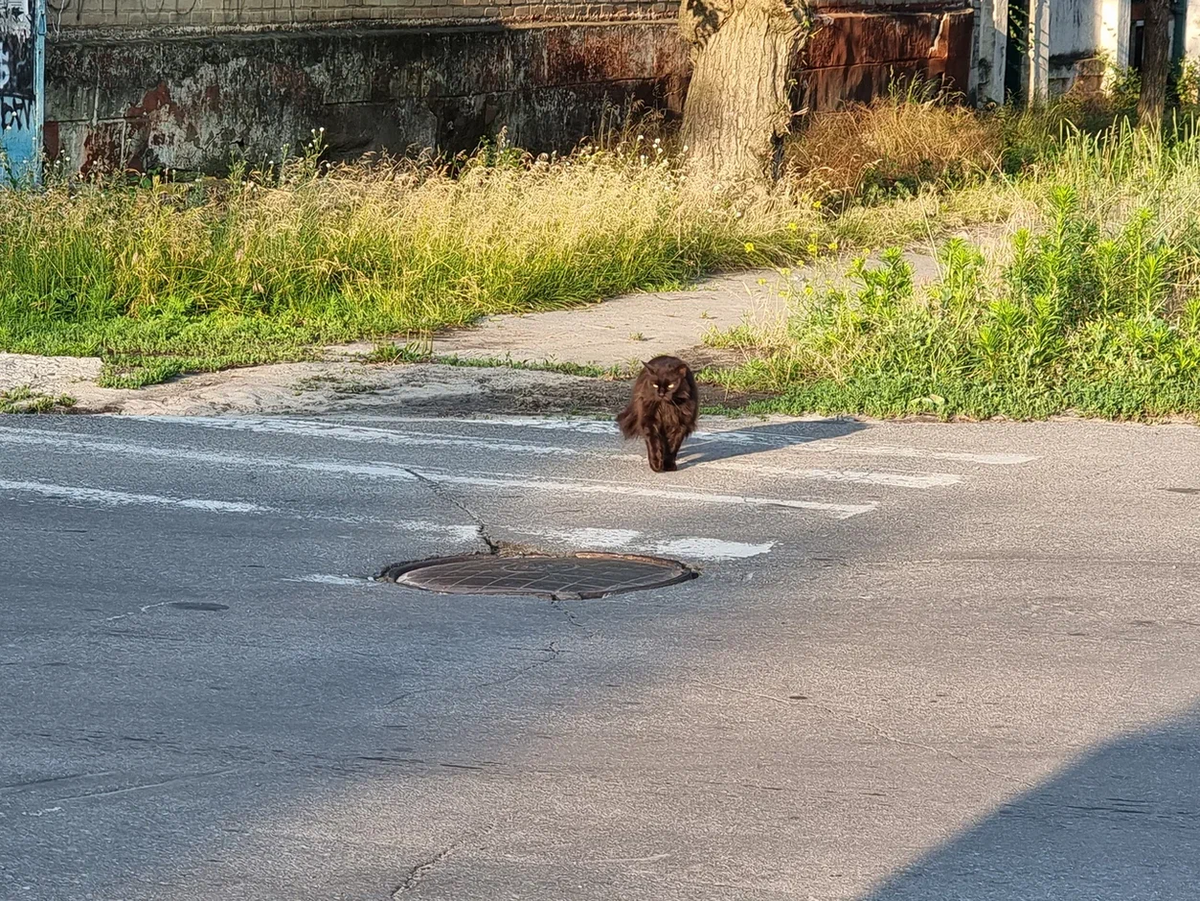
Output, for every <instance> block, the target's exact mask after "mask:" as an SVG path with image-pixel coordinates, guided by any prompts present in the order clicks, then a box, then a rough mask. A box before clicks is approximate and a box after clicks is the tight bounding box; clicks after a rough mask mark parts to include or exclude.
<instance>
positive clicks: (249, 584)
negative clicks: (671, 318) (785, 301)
mask: <svg viewBox="0 0 1200 901" xmlns="http://www.w3.org/2000/svg"><path fill="white" fill-rule="evenodd" d="M704 428H705V431H704V433H703V434H701V435H700V436H699V437H698V438H697V440H695V441H693V442H692V443H691V444H689V445H688V447H689V448H690V452H689V465H687V466H685V468H684V469H683V470H682V471H680V472H679V473H675V474H670V475H662V476H656V475H654V474H652V473H650V472H649V470H648V468H647V467H646V465H645V463H644V461H643V460H642V459H641V457H640V456H639V453H638V449H637V448H636V447H635V446H633V445H622V444H621V443H620V442H619V441H618V440H617V437H616V435H615V432H614V429H613V426H612V424H611V423H608V422H596V421H592V420H564V419H549V418H547V419H520V418H503V417H500V418H482V417H474V418H472V417H466V418H459V419H454V420H428V419H420V418H419V417H411V416H405V415H401V414H396V415H389V414H387V413H386V412H381V411H380V410H379V409H377V408H376V409H374V410H373V411H372V413H371V414H370V415H368V414H365V413H362V414H354V413H342V414H338V415H333V416H325V417H314V418H298V419H281V418H248V417H247V418H226V419H220V418H211V419H200V418H192V419H189V418H174V419H172V418H157V419H151V418H146V419H137V418H132V417H103V416H101V417H82V416H68V417H37V418H17V417H7V418H3V419H0V526H2V532H0V534H2V536H3V540H2V541H0V898H3V899H6V901H7V899H44V901H60V899H104V901H107V899H120V901H144V899H164V901H166V899H170V901H188V899H206V901H213V899H239V901H241V899H255V901H257V899H263V901H267V899H389V898H403V899H410V898H411V899H454V901H467V899H503V898H513V899H534V901H541V899H545V901H564V899H589V901H590V899H596V901H600V899H605V901H609V899H648V901H649V899H654V901H675V899H709V898H722V899H725V898H735V899H742V898H745V899H821V901H825V899H856V901H910V899H911V901H916V899H937V901H941V899H954V901H985V899H986V901H1018V899H1019V901H1028V899H1167V901H1176V899H1178V901H1183V899H1188V901H1193V899H1194V898H1195V897H1196V895H1197V886H1200V667H1197V665H1196V661H1197V655H1198V650H1200V648H1198V643H1200V591H1198V589H1197V576H1198V575H1200V563H1198V561H1197V553H1196V549H1197V544H1198V540H1200V470H1198V468H1197V459H1198V452H1200V432H1197V430H1196V429H1195V428H1193V427H1190V426H1157V427H1146V426H1127V425H1110V424H1099V423H1086V422H1076V421H1063V422H1053V423H1042V424H1032V425H1017V424H996V423H993V424H980V425H953V426H946V425H938V424H927V423H883V424H881V423H860V422H851V421H807V422H791V421H771V422H757V421H738V422H732V421H720V420H718V421H712V422H707V423H705V426H704ZM508 545H515V546H518V547H528V548H541V549H546V550H552V551H564V550H571V549H600V550H618V551H619V550H624V551H629V552H632V553H639V554H644V553H651V554H661V555H664V556H669V557H672V558H674V559H681V560H684V561H686V562H688V563H689V564H691V565H693V566H695V567H697V568H698V569H700V570H701V576H700V578H698V579H695V580H693V581H690V582H685V583H682V584H678V585H674V586H671V587H668V588H665V589H659V590H652V591H643V592H636V593H630V594H621V595H614V596H612V597H609V598H604V599H600V600H589V601H555V602H551V601H546V600H542V599H538V598H529V597H524V598H523V597H496V596H490V597H481V596H474V597H472V596H442V595H435V594H430V593H425V592H420V591H415V590H410V589H407V588H403V587H401V586H398V585H394V584H383V583H380V582H376V581H373V580H372V579H371V578H370V577H371V576H372V575H374V574H375V573H378V572H379V571H381V570H382V569H383V568H384V567H386V566H388V565H390V564H393V563H396V562H400V561H405V560H413V559H419V558H423V557H427V556H434V555H443V554H457V553H468V552H472V551H478V552H487V551H488V549H489V546H498V547H505V546H508Z"/></svg>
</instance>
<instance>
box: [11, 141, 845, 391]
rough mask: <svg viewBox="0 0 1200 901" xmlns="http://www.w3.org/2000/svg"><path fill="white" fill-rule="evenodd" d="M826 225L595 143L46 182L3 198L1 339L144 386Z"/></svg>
mask: <svg viewBox="0 0 1200 901" xmlns="http://www.w3.org/2000/svg"><path fill="white" fill-rule="evenodd" d="M822 228H823V226H822V223H821V216H820V215H819V213H817V212H815V211H813V210H811V209H798V208H796V207H795V206H794V205H789V204H787V203H781V202H779V201H778V200H777V199H776V198H774V197H763V198H758V199H755V200H750V199H748V198H743V197H734V196H723V195H722V196H717V195H715V194H714V193H713V192H712V190H711V189H710V188H708V187H705V186H700V185H696V184H693V183H691V182H689V181H688V179H687V178H686V177H685V176H684V175H683V174H682V173H681V172H680V171H679V170H678V169H677V168H676V167H673V166H672V165H671V164H670V163H668V162H666V161H658V162H651V161H646V160H644V159H642V158H640V157H639V156H638V155H634V154H629V153H608V152H604V151H599V150H583V151H580V152H579V153H577V154H574V155H572V156H570V157H568V158H564V159H554V160H542V161H536V160H530V159H522V158H519V157H513V156H512V155H507V156H506V155H499V156H498V155H496V154H495V153H481V154H479V155H477V156H476V157H473V158H471V159H468V160H465V161H459V162H458V164H457V165H456V167H455V169H454V171H451V170H450V169H449V168H447V167H443V166H438V165H430V164H415V163H414V164H408V163H389V164H386V165H385V164H374V165H358V166H344V167H337V168H333V169H327V168H324V167H321V166H320V165H318V164H317V162H316V157H315V155H310V156H308V157H304V158H301V159H296V160H292V161H290V162H288V163H285V164H284V165H283V166H282V168H281V169H279V170H277V171H274V170H273V171H268V172H258V173H251V174H249V175H247V174H246V173H244V172H237V173H234V174H233V177H232V178H231V179H230V180H228V181H218V180H212V179H210V180H203V181H197V182H187V183H176V182H170V181H161V180H158V179H153V180H143V181H142V182H140V183H138V184H135V185H129V184H125V183H122V182H119V181H114V180H109V181H104V180H99V181H89V182H84V183H77V182H65V181H59V182H57V183H55V184H53V185H51V186H50V187H48V188H46V189H44V190H41V191H32V190H30V191H15V192H11V193H8V194H6V196H5V202H4V204H2V205H0V273H3V280H2V281H0V350H6V351H16V352H24V353H39V354H65V355H89V356H92V355H94V356H99V357H101V358H103V359H104V361H105V363H106V366H105V370H104V376H103V379H104V383H105V384H108V385H114V386H116V385H126V386H136V385H140V384H146V383H149V382H153V381H162V380H164V379H167V378H170V377H172V376H174V375H177V374H179V373H180V372H185V371H195V370H211V369H218V368H224V367H229V366H238V365H245V364H251V363H262V362H273V361H281V360H298V359H306V358H311V357H313V356H315V355H318V354H319V353H320V349H321V348H322V346H324V345H329V344H337V343H343V342H349V341H353V340H358V339H362V338H383V337H385V336H394V335H406V334H408V335H425V334H428V333H430V332H432V331H433V330H436V329H440V328H446V327H454V326H461V325H465V324H468V323H471V322H473V321H475V320H476V319H478V318H479V317H481V316H484V315H487V314H495V313H512V312H528V311H534V310H549V309H557V308H563V307H568V306H572V305H577V304H586V303H592V302H596V301H598V300H601V299H603V298H605V297H609V296H613V295H616V294H620V293H623V292H627V291H633V290H638V289H652V290H662V289H671V288H676V287H680V286H682V285H684V284H686V283H687V282H689V281H690V280H692V279H694V278H695V277H696V276H697V275H699V274H700V273H703V272H707V271H710V270H713V269H717V268H722V267H735V268H736V267H741V266H745V265H746V264H747V263H748V262H761V261H788V260H794V259H797V258H802V257H804V256H805V253H806V251H805V248H806V246H807V245H808V243H810V240H809V235H810V234H812V233H815V231H818V230H821V229H822ZM747 248H750V249H752V250H753V254H751V251H750V250H748V249H747Z"/></svg>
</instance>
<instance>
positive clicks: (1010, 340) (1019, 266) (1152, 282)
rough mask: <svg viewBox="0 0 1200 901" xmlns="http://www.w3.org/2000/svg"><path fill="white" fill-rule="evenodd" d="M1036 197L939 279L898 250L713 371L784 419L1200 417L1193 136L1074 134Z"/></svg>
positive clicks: (817, 296) (741, 332) (857, 271)
mask: <svg viewBox="0 0 1200 901" xmlns="http://www.w3.org/2000/svg"><path fill="white" fill-rule="evenodd" d="M1038 190H1039V191H1041V196H1040V198H1039V203H1038V206H1037V208H1038V210H1039V218H1038V221H1037V222H1036V223H1035V225H1034V227H1033V229H1032V230H1028V229H1021V230H1018V231H1016V233H1015V234H1013V235H1012V236H1011V238H1010V239H1009V240H1008V241H1007V243H1005V244H1004V245H1003V246H1002V247H1000V248H999V249H997V250H995V251H994V252H992V253H991V254H990V255H985V254H984V253H983V252H982V251H981V250H980V249H979V248H977V247H974V246H972V245H970V244H969V243H967V242H965V241H962V240H951V241H950V242H948V243H946V244H945V245H944V246H943V248H942V251H941V256H940V267H941V274H940V277H939V278H937V279H935V280H934V281H933V282H932V283H930V284H928V285H924V286H916V285H914V284H913V279H912V271H911V268H910V267H909V266H908V265H907V263H905V262H904V260H903V259H902V257H901V254H900V252H899V250H892V251H889V252H887V253H885V254H884V257H883V260H882V263H881V264H879V265H877V266H868V265H867V264H866V263H865V262H864V261H863V260H859V261H856V263H855V264H854V265H853V266H852V267H851V270H850V272H849V273H848V275H849V285H848V286H845V287H832V288H828V289H826V290H821V291H816V290H812V289H811V288H809V289H807V290H806V291H803V292H800V293H799V294H798V296H796V297H794V298H792V304H791V313H790V315H789V316H788V317H787V319H786V321H784V322H781V323H780V324H779V325H778V326H777V327H775V328H769V329H765V330H758V331H755V330H751V329H747V328H744V327H743V328H740V329H734V330H732V331H729V332H726V333H723V334H716V335H712V336H710V338H709V340H710V343H713V344H714V345H717V346H725V347H735V348H740V349H742V350H744V351H746V352H747V355H748V356H749V357H750V359H748V360H747V362H746V363H744V364H743V365H742V366H740V367H738V368H736V369H734V370H730V371H727V372H723V373H717V374H716V376H715V378H717V380H718V381H719V382H720V383H722V384H725V385H726V386H728V387H733V388H738V389H742V390H745V389H758V390H769V391H773V392H776V393H777V394H778V397H776V398H775V399H773V400H770V401H766V402H763V403H761V404H759V405H758V409H760V410H773V411H781V412H790V413H796V412H806V411H821V412H830V413H833V412H850V413H868V414H871V415H878V416H895V415H904V414H913V413H929V414H934V415H936V416H939V417H943V418H951V417H959V416H964V417H973V418H987V417H992V416H1008V417H1012V418H1019V419H1029V418H1043V417H1046V416H1049V415H1053V414H1056V413H1062V412H1066V411H1075V412H1078V413H1081V414H1084V415H1090V416H1104V417H1109V418H1115V419H1146V418H1159V417H1166V416H1172V415H1194V414H1196V413H1200V281H1198V276H1200V221H1198V220H1197V218H1196V217H1195V215H1194V213H1193V212H1191V211H1194V210H1195V209H1197V208H1198V206H1197V205H1198V204H1200V138H1197V137H1196V136H1195V135H1193V136H1191V137H1188V138H1186V139H1181V140H1179V141H1177V142H1175V143H1174V144H1172V145H1170V146H1166V147H1164V145H1162V144H1161V143H1158V142H1152V141H1149V140H1147V139H1145V138H1144V137H1143V136H1141V135H1140V134H1138V133H1136V132H1131V131H1128V130H1121V131H1119V132H1116V133H1112V134H1109V135H1105V136H1102V137H1099V138H1091V137H1088V136H1086V135H1077V136H1075V137H1074V138H1072V139H1071V140H1070V141H1068V142H1067V143H1066V145H1065V146H1064V150H1063V153H1062V155H1061V158H1060V159H1059V161H1058V162H1057V163H1056V165H1055V166H1054V168H1053V170H1051V171H1050V172H1049V173H1048V175H1047V177H1046V178H1045V179H1044V180H1043V181H1042V182H1040V183H1039V187H1038Z"/></svg>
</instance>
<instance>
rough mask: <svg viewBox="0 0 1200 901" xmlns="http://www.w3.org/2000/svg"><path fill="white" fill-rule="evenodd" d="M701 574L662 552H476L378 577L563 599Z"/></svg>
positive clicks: (428, 587)
mask: <svg viewBox="0 0 1200 901" xmlns="http://www.w3.org/2000/svg"><path fill="white" fill-rule="evenodd" d="M697 575H699V574H698V573H697V572H696V571H695V570H693V569H690V568H689V567H687V566H684V565H683V564H682V563H679V562H677V561H675V560H664V559H661V558H659V557H634V556H628V555H621V554H572V555H571V556H568V557H554V556H550V555H548V554H526V555H521V556H512V557H503V556H498V555H488V554H472V555H470V556H467V557H439V558H435V559H432V560H423V561H420V562H418V563H398V564H396V565H395V566H391V567H388V568H387V569H386V570H384V571H383V572H382V573H381V574H380V576H379V578H381V579H383V580H385V581H388V582H395V583H397V584H398V585H406V586H408V587H410V588H421V589H424V590H425V591H436V592H439V593H441V594H508V595H513V594H530V595H535V596H536V597H543V598H550V599H551V600H556V601H562V600H577V599H586V598H602V597H605V596H606V595H610V594H620V593H621V592H625V591H643V590H645V589H647V588H661V587H663V586H664V585H674V584H676V583H677V582H685V581H687V580H688V579H694V578H695V577H696V576H697Z"/></svg>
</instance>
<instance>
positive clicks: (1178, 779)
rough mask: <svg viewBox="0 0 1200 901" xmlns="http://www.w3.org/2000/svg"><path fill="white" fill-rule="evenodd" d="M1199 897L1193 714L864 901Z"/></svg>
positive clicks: (1197, 723) (1197, 722) (1131, 738)
mask: <svg viewBox="0 0 1200 901" xmlns="http://www.w3.org/2000/svg"><path fill="white" fill-rule="evenodd" d="M1197 897H1200V707H1196V708H1193V709H1192V710H1191V711H1189V712H1188V713H1186V714H1184V715H1183V716H1180V717H1177V718H1175V719H1172V720H1170V721H1167V722H1166V723H1163V724H1160V725H1157V726H1155V727H1152V728H1148V729H1144V730H1140V731H1138V732H1136V733H1132V734H1129V735H1125V736H1122V737H1121V738H1119V739H1116V740H1115V741H1112V742H1110V743H1108V744H1105V745H1103V746H1101V747H1099V748H1097V749H1096V750H1093V751H1091V752H1089V753H1088V754H1086V756H1084V757H1083V758H1082V759H1080V760H1079V761H1078V762H1076V763H1074V764H1073V765H1071V766H1070V767H1069V768H1067V769H1066V770H1064V771H1063V772H1062V773H1060V774H1059V775H1058V776H1055V777H1054V778H1052V779H1051V780H1049V781H1048V782H1045V783H1043V784H1042V785H1040V786H1038V787H1036V788H1034V789H1032V790H1030V791H1028V792H1026V793H1025V794H1023V795H1021V796H1020V797H1019V798H1017V799H1015V800H1013V801H1011V802H1009V803H1007V804H1005V805H1004V806H1002V807H1001V808H999V809H998V810H996V811H995V812H994V813H992V814H990V815H988V816H987V817H986V818H984V819H983V820H981V821H980V822H979V823H978V824H977V825H975V826H974V827H972V828H971V829H969V830H968V831H966V832H965V833H963V834H961V835H959V836H958V837H956V838H954V839H952V840H951V841H949V842H948V843H946V844H945V845H943V846H942V847H940V848H937V849H936V850H934V851H931V852H929V853H928V854H926V855H925V856H924V857H922V858H921V859H919V860H918V861H917V862H916V863H914V864H912V865H911V866H909V867H906V868H905V869H904V870H903V871H901V872H899V873H897V874H896V875H894V876H892V877H891V878H889V879H888V880H887V881H886V882H884V883H883V884H882V885H881V886H879V887H878V888H877V889H876V890H875V891H873V892H871V894H869V895H867V896H866V898H865V899H864V901H917V899H921V901H928V899H935V898H938V899H941V898H944V899H954V901H1033V899H1047V901H1049V899H1054V901H1071V899H1079V901H1084V899H1086V901H1101V899H1103V901H1109V899H1112V901H1133V899H1150V898H1153V899H1156V901H1192V899H1195V898H1197Z"/></svg>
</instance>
